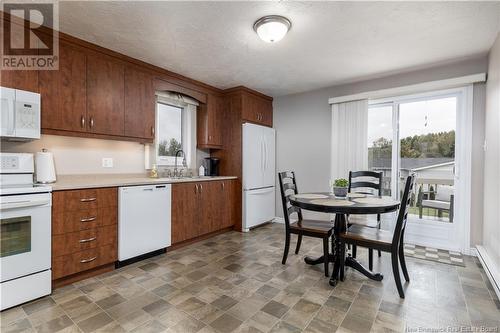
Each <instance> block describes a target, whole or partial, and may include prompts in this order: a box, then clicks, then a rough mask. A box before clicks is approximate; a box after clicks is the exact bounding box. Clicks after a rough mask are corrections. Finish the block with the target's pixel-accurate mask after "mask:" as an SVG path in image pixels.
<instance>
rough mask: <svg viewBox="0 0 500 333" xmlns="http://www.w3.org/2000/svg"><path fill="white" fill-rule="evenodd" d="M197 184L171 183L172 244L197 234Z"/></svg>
mask: <svg viewBox="0 0 500 333" xmlns="http://www.w3.org/2000/svg"><path fill="white" fill-rule="evenodd" d="M198 201H199V197H198V184H197V183H187V184H173V185H172V213H171V214H172V219H171V224H172V225H171V233H172V244H175V243H179V242H182V241H185V240H187V239H191V238H195V237H197V236H198V234H199V232H198V227H197V221H198Z"/></svg>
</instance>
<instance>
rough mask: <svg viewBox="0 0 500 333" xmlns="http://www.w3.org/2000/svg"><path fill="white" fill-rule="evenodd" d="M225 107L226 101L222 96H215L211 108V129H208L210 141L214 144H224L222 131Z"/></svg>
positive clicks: (209, 115)
mask: <svg viewBox="0 0 500 333" xmlns="http://www.w3.org/2000/svg"><path fill="white" fill-rule="evenodd" d="M223 107H224V101H223V100H222V98H220V97H214V101H213V102H212V108H211V109H210V110H209V113H208V119H209V131H208V142H209V143H210V144H211V145H214V146H222V133H221V127H222V126H221V122H222V120H223V118H222V112H223V111H224V110H223Z"/></svg>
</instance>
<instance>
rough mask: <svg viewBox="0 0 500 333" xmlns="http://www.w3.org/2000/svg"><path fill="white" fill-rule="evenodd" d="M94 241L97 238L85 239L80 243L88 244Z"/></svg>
mask: <svg viewBox="0 0 500 333" xmlns="http://www.w3.org/2000/svg"><path fill="white" fill-rule="evenodd" d="M96 239H97V237H92V238H87V239H80V243H88V242H92V241H95V240H96Z"/></svg>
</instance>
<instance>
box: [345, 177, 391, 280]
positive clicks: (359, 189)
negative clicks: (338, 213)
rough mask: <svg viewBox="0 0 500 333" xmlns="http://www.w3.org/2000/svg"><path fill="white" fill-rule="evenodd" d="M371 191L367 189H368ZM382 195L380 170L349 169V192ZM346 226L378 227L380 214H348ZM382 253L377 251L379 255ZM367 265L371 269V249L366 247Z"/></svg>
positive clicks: (353, 254) (354, 253)
mask: <svg viewBox="0 0 500 333" xmlns="http://www.w3.org/2000/svg"><path fill="white" fill-rule="evenodd" d="M370 189H371V190H372V191H369V190H370ZM353 191H354V192H355V193H361V194H369V195H379V196H380V195H382V172H376V171H349V192H353ZM347 223H348V226H351V225H353V224H356V225H362V226H365V227H370V228H377V229H380V214H377V219H373V218H370V217H368V216H366V215H349V217H348V220H347ZM356 252H357V247H356V246H353V248H352V256H353V257H354V258H356ZM381 255H382V253H381V252H380V251H378V256H379V257H380V256H381ZM368 267H369V268H370V270H372V269H373V250H371V249H368Z"/></svg>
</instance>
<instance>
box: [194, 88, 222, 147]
mask: <svg viewBox="0 0 500 333" xmlns="http://www.w3.org/2000/svg"><path fill="white" fill-rule="evenodd" d="M223 107H224V100H223V99H222V97H219V96H216V95H208V99H207V103H206V104H201V105H200V106H199V109H198V112H197V116H196V119H197V133H198V134H197V141H198V147H199V148H222V133H221V122H222V121H223V119H222V112H223Z"/></svg>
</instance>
